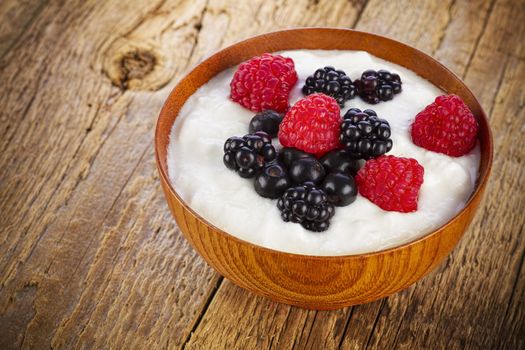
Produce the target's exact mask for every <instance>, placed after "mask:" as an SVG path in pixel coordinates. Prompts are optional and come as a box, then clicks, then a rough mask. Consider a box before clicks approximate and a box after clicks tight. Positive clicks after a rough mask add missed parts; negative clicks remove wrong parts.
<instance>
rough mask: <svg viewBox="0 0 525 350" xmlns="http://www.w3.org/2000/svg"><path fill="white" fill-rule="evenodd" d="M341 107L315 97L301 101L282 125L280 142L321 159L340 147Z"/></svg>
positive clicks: (280, 127)
mask: <svg viewBox="0 0 525 350" xmlns="http://www.w3.org/2000/svg"><path fill="white" fill-rule="evenodd" d="M342 121H343V119H342V118H341V114H340V110H339V105H338V104H337V101H336V100H334V98H333V97H330V96H327V95H323V94H312V95H308V96H307V97H305V98H303V99H302V100H299V101H298V102H297V103H296V104H295V105H293V107H292V108H290V110H289V111H288V113H286V115H285V116H284V119H283V121H282V122H281V124H280V125H279V142H280V143H281V145H283V146H284V147H295V148H298V149H300V150H302V151H305V152H307V153H311V154H315V155H316V156H317V157H321V156H322V155H324V154H325V153H327V152H329V151H331V150H333V149H336V148H338V147H340V146H341V145H340V143H339V132H340V130H339V129H340V127H341V122H342Z"/></svg>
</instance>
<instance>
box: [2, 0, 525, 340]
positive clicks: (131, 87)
mask: <svg viewBox="0 0 525 350" xmlns="http://www.w3.org/2000/svg"><path fill="white" fill-rule="evenodd" d="M0 18H1V20H0V38H1V39H0V82H1V88H0V106H1V108H0V169H1V170H0V229H1V231H0V232H1V234H0V348H1V349H12V348H24V349H27V348H36V349H49V348H52V349H70V348H101V349H106V348H126V349H127V348H137V349H153V348H187V349H232V348H238V349H252V348H253V349H266V348H276V349H281V348H283V349H289V348H296V349H332V348H337V347H340V348H344V349H354V348H355V349H361V348H383V349H392V348H407V349H418V348H431V349H463V348H469V349H470V348H479V349H489V348H506V349H511V348H513V349H518V348H524V347H525V305H524V303H525V275H524V272H523V271H524V266H523V265H524V256H525V236H524V234H525V230H524V224H525V215H524V213H525V196H524V192H525V171H524V170H523V168H524V166H525V164H524V163H525V162H524V157H525V136H524V135H525V108H524V107H525V90H524V81H525V39H524V38H525V2H524V1H523V0H519V1H510V0H509V1H505V0H489V1H485V0H475V1H466V0H457V1H454V0H443V1H418V2H415V1H413V2H411V1H397V2H396V1H385V2H382V1H373V0H371V1H366V0H355V1H354V0H353V1H318V0H317V1H315V0H314V1H307V0H296V1H291V0H290V1H286V0H281V1H264V0H254V1H235V0H231V1H227V0H223V1H220V0H217V1H215V0H211V1H206V0H187V1H185V0H180V1H171V0H151V1H145V0H144V1H140V0H129V1H118V0H107V1H96V0H84V1H80V0H79V1H74V0H73V1H69V2H67V3H64V2H61V1H53V0H51V1H47V0H24V1H9V0H7V1H2V2H1V3H0ZM295 26H337V27H346V28H356V29H359V30H364V31H370V32H375V33H379V34H383V35H387V36H390V37H392V38H395V39H398V40H401V41H404V42H406V43H408V44H410V45H413V46H415V47H417V48H419V49H421V50H423V51H425V52H427V53H429V54H431V55H432V56H434V57H435V58H437V59H438V60H440V61H441V62H442V63H444V64H445V65H447V66H448V67H449V68H451V69H452V70H453V71H455V72H456V73H457V74H458V75H459V76H461V77H463V78H464V80H465V81H466V83H467V84H468V85H469V86H470V88H471V89H472V90H473V91H474V92H475V93H476V95H477V97H478V98H479V100H480V101H481V103H482V104H483V106H484V108H485V109H486V111H487V114H489V115H490V120H491V123H492V128H493V132H494V138H495V145H496V149H495V156H496V157H495V163H494V167H493V174H492V178H491V181H490V184H489V186H488V189H487V195H486V197H485V200H484V202H483V205H482V207H481V209H480V210H479V212H478V214H477V216H476V219H475V221H474V223H473V224H472V225H471V227H470V229H469V230H468V232H467V233H466V234H465V236H464V238H463V239H462V241H461V243H460V244H459V246H458V247H457V248H456V249H455V250H454V252H453V254H452V255H451V256H450V257H449V258H448V259H447V260H446V261H445V262H444V263H443V264H442V265H441V266H440V267H439V268H438V269H437V270H436V271H434V272H433V273H432V274H431V275H429V276H428V277H426V278H425V279H423V280H422V281H420V282H418V283H417V284H415V285H413V286H412V287H410V288H409V289H407V290H404V291H402V292H400V293H397V294H395V295H392V296H391V297H389V298H385V299H383V300H379V301H376V302H374V303H371V304H366V305H360V306H355V307H350V308H346V309H342V310H338V311H331V312H317V311H307V310H302V309H298V308H294V307H289V306H286V305H280V304H276V303H273V302H271V301H268V300H266V299H263V298H260V297H256V296H254V295H252V294H250V293H248V292H246V291H244V290H242V289H240V288H238V287H236V286H235V285H233V284H232V283H230V282H229V281H227V280H225V279H223V278H222V277H221V276H219V275H218V274H217V273H215V272H214V271H213V270H212V269H211V268H210V267H209V266H207V265H206V264H205V263H204V261H203V260H202V259H201V258H200V257H199V256H197V255H196V253H195V252H194V251H193V250H192V249H191V248H190V247H189V246H188V244H187V242H186V241H185V240H184V238H183V237H182V236H181V233H180V231H179V230H178V228H177V226H176V224H175V222H174V220H173V219H172V217H171V215H170V213H169V212H168V208H167V206H166V203H165V201H164V197H163V194H162V192H161V189H160V185H159V179H158V176H157V172H156V169H155V162H154V154H153V153H154V152H153V129H154V125H155V121H156V118H157V115H158V112H159V110H160V108H161V106H162V103H163V101H164V100H165V99H166V97H167V95H168V93H169V91H170V90H171V89H172V88H173V86H174V84H175V83H176V82H177V81H178V80H179V79H180V77H182V76H183V75H184V73H185V72H187V71H188V69H189V68H190V67H192V66H193V65H195V64H196V63H198V62H199V61H201V60H202V59H203V58H204V57H206V56H207V55H209V54H211V53H212V52H214V51H216V50H217V49H219V48H221V47H224V46H226V45H228V44H231V43H233V42H235V41H237V40H239V39H242V38H246V37H249V36H251V35H254V34H257V33H263V32H267V31H273V30H277V29H280V28H286V27H295Z"/></svg>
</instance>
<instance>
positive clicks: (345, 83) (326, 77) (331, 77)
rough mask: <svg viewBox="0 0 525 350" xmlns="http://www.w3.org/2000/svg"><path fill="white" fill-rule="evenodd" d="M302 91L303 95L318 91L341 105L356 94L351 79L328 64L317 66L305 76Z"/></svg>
mask: <svg viewBox="0 0 525 350" xmlns="http://www.w3.org/2000/svg"><path fill="white" fill-rule="evenodd" d="M302 91H303V94H305V95H311V94H313V93H316V92H320V93H323V94H325V95H328V96H332V97H333V98H334V99H335V100H336V101H337V103H338V104H339V105H340V106H341V107H343V106H344V104H345V102H346V101H348V100H350V99H352V98H354V97H355V95H356V88H355V86H354V83H352V79H350V78H349V77H348V76H347V75H346V73H345V72H343V71H342V70H338V69H335V68H334V67H330V66H328V67H324V68H319V69H318V70H316V71H315V73H314V74H313V75H310V76H309V77H308V78H306V81H305V83H304V86H303V89H302Z"/></svg>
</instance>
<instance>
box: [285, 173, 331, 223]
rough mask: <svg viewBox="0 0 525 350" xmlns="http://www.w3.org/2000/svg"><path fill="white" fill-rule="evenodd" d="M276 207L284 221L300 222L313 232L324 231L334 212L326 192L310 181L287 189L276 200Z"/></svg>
mask: <svg viewBox="0 0 525 350" xmlns="http://www.w3.org/2000/svg"><path fill="white" fill-rule="evenodd" d="M277 208H278V209H279V210H280V211H281V218H282V219H283V220H284V221H286V222H288V221H291V222H295V223H300V224H301V225H302V226H303V227H304V228H305V229H307V230H310V231H314V232H321V231H326V230H327V229H328V227H329V226H330V219H331V218H332V217H333V216H334V214H335V207H334V205H333V204H332V203H330V202H329V201H328V196H327V195H326V193H324V192H323V190H321V189H319V188H317V187H315V185H314V184H313V183H312V182H305V183H304V184H302V185H299V186H296V187H290V188H289V189H287V190H286V192H284V194H283V195H282V196H281V198H279V199H278V200H277Z"/></svg>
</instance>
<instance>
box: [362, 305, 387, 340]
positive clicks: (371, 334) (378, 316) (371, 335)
mask: <svg viewBox="0 0 525 350" xmlns="http://www.w3.org/2000/svg"><path fill="white" fill-rule="evenodd" d="M386 300H387V298H383V299H381V304H380V305H379V310H378V311H377V316H376V318H375V320H374V324H373V325H372V329H371V330H370V334H369V335H368V339H367V341H366V345H365V349H368V347H369V345H370V341H371V340H372V337H373V335H374V332H375V329H376V326H377V323H378V322H379V318H380V317H381V310H383V305H384V304H385V302H386Z"/></svg>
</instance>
